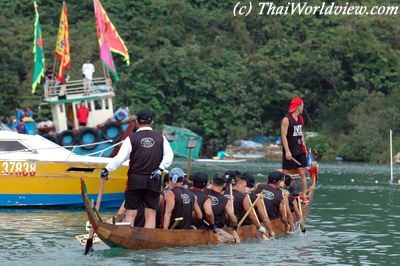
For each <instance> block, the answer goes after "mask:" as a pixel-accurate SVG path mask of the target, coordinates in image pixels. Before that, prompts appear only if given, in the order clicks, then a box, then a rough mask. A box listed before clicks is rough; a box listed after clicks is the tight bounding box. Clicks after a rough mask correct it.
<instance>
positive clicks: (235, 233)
mask: <svg viewBox="0 0 400 266" xmlns="http://www.w3.org/2000/svg"><path fill="white" fill-rule="evenodd" d="M229 194H230V200H231V208H232V212H233V214H235V207H234V206H233V190H232V182H230V183H229ZM232 234H233V237H234V238H235V242H236V243H240V237H239V234H238V232H237V231H236V230H233V233H232Z"/></svg>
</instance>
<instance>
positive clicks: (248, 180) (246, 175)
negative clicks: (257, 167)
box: [242, 173, 256, 188]
mask: <svg viewBox="0 0 400 266" xmlns="http://www.w3.org/2000/svg"><path fill="white" fill-rule="evenodd" d="M242 175H243V177H244V178H245V179H246V183H247V187H249V188H253V187H254V183H255V182H256V179H255V178H254V176H253V175H252V174H250V173H243V174H242Z"/></svg>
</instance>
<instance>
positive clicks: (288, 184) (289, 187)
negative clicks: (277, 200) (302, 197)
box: [283, 175, 305, 231]
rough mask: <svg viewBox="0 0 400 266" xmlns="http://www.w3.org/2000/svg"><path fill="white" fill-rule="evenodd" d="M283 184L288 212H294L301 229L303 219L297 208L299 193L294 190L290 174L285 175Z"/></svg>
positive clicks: (302, 227)
mask: <svg viewBox="0 0 400 266" xmlns="http://www.w3.org/2000/svg"><path fill="white" fill-rule="evenodd" d="M284 184H285V186H284V188H283V191H284V193H285V192H286V193H287V194H288V202H289V208H290V212H294V213H295V214H296V217H297V219H298V220H299V221H300V228H301V230H302V231H303V230H304V229H305V225H304V221H303V218H302V215H301V213H300V210H299V207H298V206H299V205H298V201H297V200H298V199H297V197H299V193H298V192H297V191H296V189H295V187H294V184H293V182H292V177H291V176H290V175H285V182H284Z"/></svg>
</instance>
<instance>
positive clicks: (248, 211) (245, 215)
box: [237, 190, 265, 228]
mask: <svg viewBox="0 0 400 266" xmlns="http://www.w3.org/2000/svg"><path fill="white" fill-rule="evenodd" d="M264 194H265V190H263V191H261V193H260V194H258V196H257V198H256V200H255V201H254V202H253V204H251V206H250V209H248V210H247V212H246V213H245V214H244V216H243V217H242V220H240V222H239V223H238V225H237V227H238V228H239V227H240V226H242V224H243V222H244V220H246V218H247V216H249V214H250V212H251V210H252V208H254V206H255V205H256V204H257V201H258V200H259V199H260V198H261V197H262V196H264Z"/></svg>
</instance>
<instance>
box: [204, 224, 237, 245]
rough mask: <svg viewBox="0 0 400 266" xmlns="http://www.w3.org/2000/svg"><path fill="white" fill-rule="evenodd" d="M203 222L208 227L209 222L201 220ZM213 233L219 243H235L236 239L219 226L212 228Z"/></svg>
mask: <svg viewBox="0 0 400 266" xmlns="http://www.w3.org/2000/svg"><path fill="white" fill-rule="evenodd" d="M203 223H204V224H205V225H206V226H207V227H210V224H209V223H208V222H207V221H206V220H203ZM212 231H213V233H214V234H215V236H216V238H217V240H218V242H219V243H236V239H235V237H234V236H233V235H231V234H229V233H228V232H226V231H225V230H223V229H221V228H214V229H212Z"/></svg>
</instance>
